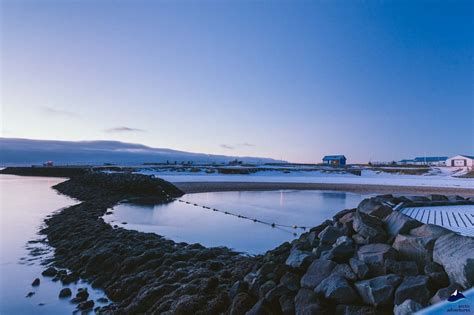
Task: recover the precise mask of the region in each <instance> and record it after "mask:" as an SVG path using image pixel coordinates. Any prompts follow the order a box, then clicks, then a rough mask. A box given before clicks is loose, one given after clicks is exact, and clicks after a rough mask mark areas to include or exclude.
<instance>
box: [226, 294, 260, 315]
mask: <svg viewBox="0 0 474 315" xmlns="http://www.w3.org/2000/svg"><path fill="white" fill-rule="evenodd" d="M255 302H256V300H255V299H254V298H253V297H251V296H250V295H248V294H247V293H245V292H241V293H239V294H237V295H236V296H235V297H234V299H233V300H232V305H231V307H230V312H229V313H230V315H243V314H245V313H246V312H247V311H248V310H250V309H251V308H252V307H253V305H254V304H255Z"/></svg>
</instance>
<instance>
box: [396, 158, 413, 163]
mask: <svg viewBox="0 0 474 315" xmlns="http://www.w3.org/2000/svg"><path fill="white" fill-rule="evenodd" d="M399 162H401V163H407V162H415V160H413V159H408V160H400V161H399Z"/></svg>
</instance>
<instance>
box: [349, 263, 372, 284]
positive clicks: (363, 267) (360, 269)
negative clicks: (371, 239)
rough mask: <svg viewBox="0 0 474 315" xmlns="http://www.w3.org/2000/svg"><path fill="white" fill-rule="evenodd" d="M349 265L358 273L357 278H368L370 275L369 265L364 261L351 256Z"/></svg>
mask: <svg viewBox="0 0 474 315" xmlns="http://www.w3.org/2000/svg"><path fill="white" fill-rule="evenodd" d="M349 265H350V266H351V269H352V271H354V273H355V274H356V276H357V278H359V279H360V280H362V279H365V278H367V276H368V275H369V267H368V266H367V264H366V263H364V262H363V261H360V260H358V259H355V258H351V259H349Z"/></svg>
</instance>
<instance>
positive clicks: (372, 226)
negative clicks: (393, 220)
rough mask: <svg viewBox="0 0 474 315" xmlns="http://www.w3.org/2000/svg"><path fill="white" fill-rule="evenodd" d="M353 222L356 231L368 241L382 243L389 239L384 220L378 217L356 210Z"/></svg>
mask: <svg viewBox="0 0 474 315" xmlns="http://www.w3.org/2000/svg"><path fill="white" fill-rule="evenodd" d="M352 224H353V228H354V231H355V232H356V233H357V234H359V235H360V236H362V237H363V238H365V239H366V240H367V242H368V243H382V242H385V241H386V240H387V234H386V232H385V230H384V228H383V222H382V220H380V219H379V218H378V217H375V216H371V215H368V214H365V213H363V212H360V211H356V213H355V215H354V222H353V223H352Z"/></svg>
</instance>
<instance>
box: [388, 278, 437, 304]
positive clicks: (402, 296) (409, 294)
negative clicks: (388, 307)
mask: <svg viewBox="0 0 474 315" xmlns="http://www.w3.org/2000/svg"><path fill="white" fill-rule="evenodd" d="M428 280H429V278H428V277H427V276H415V277H405V279H403V281H402V283H401V284H400V285H399V286H398V288H397V291H395V300H394V302H395V304H396V305H400V304H402V303H403V302H404V301H405V300H409V299H411V300H414V301H416V302H418V303H420V304H421V305H426V304H428V301H429V299H430V290H429V289H428Z"/></svg>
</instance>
